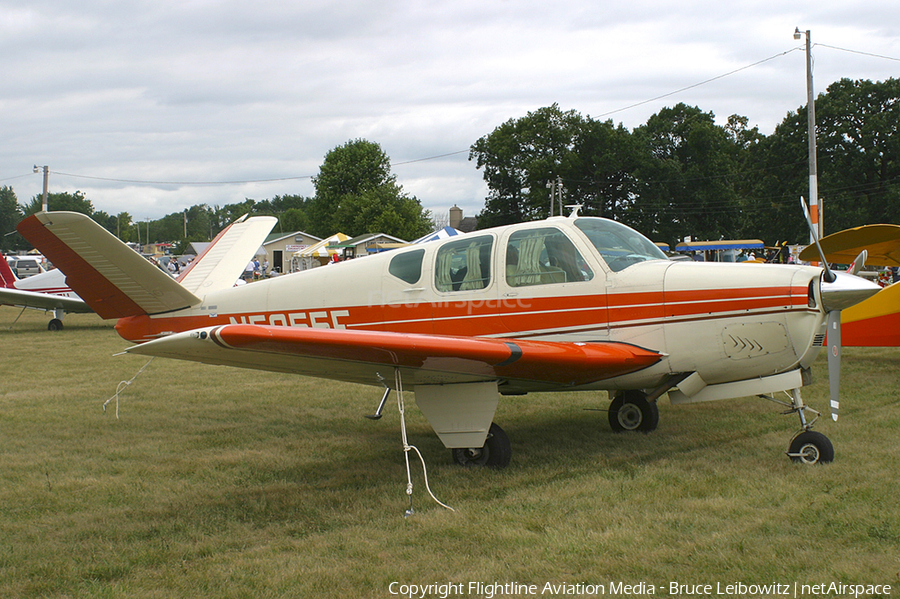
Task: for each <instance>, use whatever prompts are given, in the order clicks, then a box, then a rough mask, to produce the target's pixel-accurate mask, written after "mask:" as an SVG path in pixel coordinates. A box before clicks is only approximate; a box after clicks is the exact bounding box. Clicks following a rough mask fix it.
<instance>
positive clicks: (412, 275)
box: [388, 250, 425, 285]
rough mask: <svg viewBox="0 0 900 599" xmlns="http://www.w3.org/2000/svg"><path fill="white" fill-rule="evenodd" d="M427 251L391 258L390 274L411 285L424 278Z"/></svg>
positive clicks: (402, 254) (406, 253) (404, 253)
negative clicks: (423, 270)
mask: <svg viewBox="0 0 900 599" xmlns="http://www.w3.org/2000/svg"><path fill="white" fill-rule="evenodd" d="M424 257H425V250H413V251H410V252H403V253H401V254H397V255H396V256H394V257H393V258H391V263H390V265H389V266H388V272H389V273H391V274H392V275H394V276H395V277H397V278H398V279H400V280H402V281H406V282H407V283H409V284H410V285H412V284H413V283H415V282H417V281H418V280H419V279H420V278H422V258H424Z"/></svg>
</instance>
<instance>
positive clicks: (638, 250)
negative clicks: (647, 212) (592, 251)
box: [575, 218, 668, 272]
mask: <svg viewBox="0 0 900 599" xmlns="http://www.w3.org/2000/svg"><path fill="white" fill-rule="evenodd" d="M575 226H576V227H578V228H579V229H581V231H582V232H583V233H584V234H585V235H587V238H588V239H590V240H591V243H593V244H594V247H595V248H597V251H598V252H600V255H601V256H603V259H604V260H605V261H606V264H607V265H609V268H610V269H611V270H612V271H613V272H619V271H620V270H624V269H626V268H628V267H629V266H631V265H632V264H637V263H638V262H644V261H646V260H667V259H668V258H666V255H665V254H664V253H663V252H662V250H661V249H659V248H658V247H656V245H654V244H653V242H652V241H650V240H649V239H647V238H646V237H644V236H643V235H641V234H640V233H638V232H637V231H635V230H634V229H632V228H630V227H626V226H625V225H623V224H621V223H617V222H615V221H611V220H606V219H602V218H579V219H578V220H576V221H575Z"/></svg>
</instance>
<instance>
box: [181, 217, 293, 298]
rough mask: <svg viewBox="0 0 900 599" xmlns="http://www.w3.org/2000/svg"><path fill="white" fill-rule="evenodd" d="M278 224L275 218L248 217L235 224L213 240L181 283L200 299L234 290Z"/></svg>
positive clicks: (185, 274) (184, 274)
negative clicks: (210, 293)
mask: <svg viewBox="0 0 900 599" xmlns="http://www.w3.org/2000/svg"><path fill="white" fill-rule="evenodd" d="M277 222H278V219H277V218H275V217H274V216H254V217H252V218H246V215H245V216H244V217H241V218H240V219H238V220H236V221H235V222H233V223H232V224H230V225H228V227H226V228H225V229H223V230H222V232H221V233H219V234H218V235H217V236H216V238H215V239H213V241H212V243H210V244H209V247H207V248H206V250H205V251H204V252H203V254H201V255H200V256H199V257H198V258H197V259H196V260H194V261H193V262H192V263H191V266H190V268H188V269H187V270H186V271H185V272H183V273H182V274H181V276H180V277H178V282H179V283H181V286H182V287H184V288H185V289H187V290H188V291H190V292H191V293H196V294H200V295H204V294H207V293H209V292H211V291H217V290H219V289H225V288H228V287H233V286H234V282H235V281H237V280H238V279H239V278H240V276H241V273H242V272H244V269H245V268H246V267H247V263H248V262H250V260H252V259H253V257H254V256H255V255H256V251H257V250H258V249H259V248H260V246H261V245H262V244H263V242H265V240H266V236H267V235H268V234H269V232H270V231H271V230H272V227H274V226H275V223H277Z"/></svg>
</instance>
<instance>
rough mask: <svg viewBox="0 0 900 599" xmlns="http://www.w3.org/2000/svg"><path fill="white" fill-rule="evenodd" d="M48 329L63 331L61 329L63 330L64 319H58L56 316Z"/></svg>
mask: <svg viewBox="0 0 900 599" xmlns="http://www.w3.org/2000/svg"><path fill="white" fill-rule="evenodd" d="M47 330H48V331H61V330H63V323H62V321H61V320H60V319H58V318H54V319H53V320H51V321H50V323H49V324H48V325H47Z"/></svg>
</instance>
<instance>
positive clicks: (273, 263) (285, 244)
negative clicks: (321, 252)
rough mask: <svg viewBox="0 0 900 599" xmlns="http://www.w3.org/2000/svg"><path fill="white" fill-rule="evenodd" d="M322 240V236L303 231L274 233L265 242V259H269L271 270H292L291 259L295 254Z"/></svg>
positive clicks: (283, 271) (282, 271)
mask: <svg viewBox="0 0 900 599" xmlns="http://www.w3.org/2000/svg"><path fill="white" fill-rule="evenodd" d="M321 241H322V239H321V238H319V237H316V236H315V235H310V234H309V233H304V232H303V231H294V232H293V233H272V234H271V235H269V236H268V237H267V238H266V240H265V241H264V242H263V249H264V250H265V254H266V257H265V259H266V260H268V261H269V269H270V271H277V272H279V273H282V274H284V273H287V272H291V259H292V258H293V257H294V254H296V253H297V252H300V251H302V250H304V249H306V248H308V247H310V246H313V245H316V244H317V243H319V242H321Z"/></svg>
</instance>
